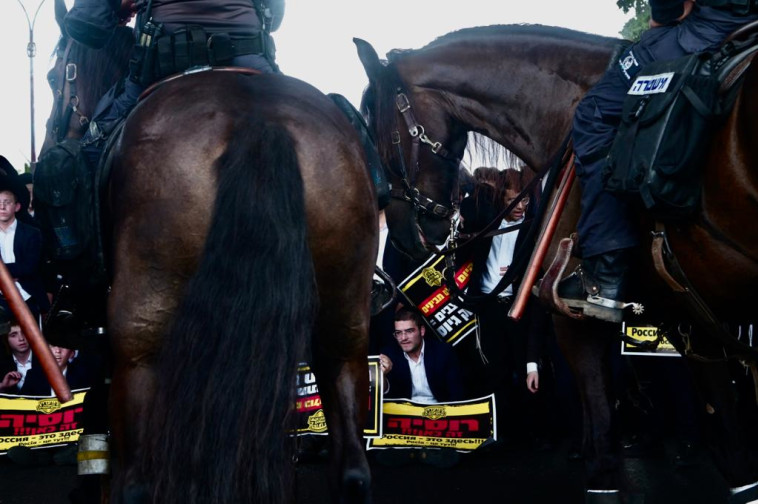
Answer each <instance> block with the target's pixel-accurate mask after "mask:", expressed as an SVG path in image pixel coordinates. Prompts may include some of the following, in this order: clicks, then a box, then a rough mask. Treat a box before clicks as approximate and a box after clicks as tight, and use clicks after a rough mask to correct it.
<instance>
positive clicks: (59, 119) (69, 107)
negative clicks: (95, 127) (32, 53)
mask: <svg viewBox="0 0 758 504" xmlns="http://www.w3.org/2000/svg"><path fill="white" fill-rule="evenodd" d="M73 44H74V40H73V39H72V38H70V37H69V38H68V39H67V42H66V47H65V49H64V50H63V54H62V55H61V48H60V44H59V46H58V49H57V57H58V58H61V59H62V61H63V64H62V67H61V71H60V73H59V74H58V76H57V77H59V79H57V81H58V82H59V83H60V84H59V86H58V87H57V89H55V107H54V108H53V115H52V117H51V119H52V130H51V132H52V136H53V138H55V141H56V142H61V141H62V140H63V139H64V138H65V137H66V133H68V129H69V123H70V122H71V116H72V115H73V114H76V115H78V116H79V126H80V127H81V130H83V129H84V128H85V127H86V126H87V125H88V124H89V118H88V117H87V116H86V115H84V114H83V113H82V111H81V110H80V109H79V96H78V95H77V94H76V79H77V77H78V68H77V65H76V62H74V61H69V58H70V57H71V49H72V47H73ZM66 83H68V89H69V93H68V102H67V103H64V100H65V95H64V91H65V89H66ZM81 130H80V131H81Z"/></svg>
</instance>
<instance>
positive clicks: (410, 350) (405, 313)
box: [371, 167, 705, 465]
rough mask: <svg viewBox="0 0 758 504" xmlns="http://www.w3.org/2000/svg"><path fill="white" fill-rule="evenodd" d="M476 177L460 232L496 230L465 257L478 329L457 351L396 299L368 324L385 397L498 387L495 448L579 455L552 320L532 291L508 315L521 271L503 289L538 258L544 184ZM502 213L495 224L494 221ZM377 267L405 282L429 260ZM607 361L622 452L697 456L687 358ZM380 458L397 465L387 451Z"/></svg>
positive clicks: (576, 408)
mask: <svg viewBox="0 0 758 504" xmlns="http://www.w3.org/2000/svg"><path fill="white" fill-rule="evenodd" d="M473 176H474V184H473V185H470V186H469V187H468V188H467V192H466V194H465V197H463V199H462V201H461V203H460V223H459V231H460V233H461V234H463V235H465V236H466V237H468V238H470V237H471V236H474V235H475V234H476V233H478V232H480V231H482V230H483V229H485V228H492V227H495V229H496V230H498V231H499V234H494V236H493V233H487V236H486V237H483V238H481V239H477V240H475V242H476V244H475V246H473V247H472V249H471V250H470V251H469V252H468V253H467V254H465V260H471V261H472V262H473V271H472V273H471V277H470V281H469V283H468V285H467V289H466V291H465V292H466V293H467V294H470V295H471V300H469V303H470V305H469V306H470V308H471V309H472V310H473V312H474V313H475V314H476V318H477V325H478V328H477V331H476V332H475V333H474V334H472V335H469V336H467V337H466V338H464V339H463V341H461V342H459V343H458V344H456V345H455V346H452V345H450V344H447V343H445V342H444V341H442V340H441V339H440V338H439V337H438V335H437V334H435V333H434V331H433V329H432V328H431V326H430V325H429V324H428V323H427V322H426V321H425V320H424V318H423V317H422V316H421V313H420V311H419V310H418V309H417V307H415V306H410V305H409V304H410V300H408V299H399V300H397V301H396V302H395V304H394V305H393V306H392V307H391V308H390V309H387V310H386V311H385V312H383V313H380V314H379V315H377V316H375V317H374V318H373V319H372V327H371V348H372V352H373V353H379V354H380V366H381V369H382V371H383V376H384V394H385V395H384V397H385V398H395V399H397V398H404V399H410V400H411V401H414V402H416V403H420V404H433V403H451V402H456V401H463V400H467V399H476V398H481V397H484V396H487V395H490V394H494V396H495V404H496V419H497V420H496V427H497V433H498V439H499V441H498V443H496V446H500V447H501V448H502V449H506V450H507V449H513V448H526V449H541V450H544V449H553V448H555V447H557V446H558V445H559V444H561V443H563V442H564V441H565V442H567V443H568V444H569V447H568V456H569V457H570V458H577V459H578V458H580V457H581V432H582V413H581V406H580V403H579V395H578V391H577V389H576V385H575V383H574V379H573V375H572V372H571V371H570V369H569V366H568V363H567V362H566V361H565V359H564V357H563V355H562V354H561V352H560V350H559V349H558V346H557V343H556V341H555V335H554V333H553V328H552V319H551V316H550V314H549V313H548V312H547V311H546V309H545V308H544V307H543V306H542V305H541V304H540V302H539V300H537V299H534V298H533V299H530V301H529V302H528V304H527V310H526V312H525V314H524V316H523V317H522V318H521V319H520V320H519V321H515V320H513V319H511V318H509V317H508V311H509V308H510V307H511V305H512V303H513V298H514V294H515V293H516V292H517V291H518V289H519V286H520V280H521V276H520V275H516V276H515V277H513V280H512V282H511V283H509V284H508V285H500V283H501V282H500V280H501V279H502V278H503V277H504V276H505V275H506V273H507V272H508V271H509V268H510V267H511V265H512V263H513V261H514V257H515V256H516V255H517V254H519V253H524V252H526V253H527V254H531V252H532V250H533V248H534V242H533V240H531V239H530V236H532V235H530V234H529V233H528V230H529V227H530V226H531V224H532V219H533V218H534V207H533V205H532V202H533V201H534V202H536V201H537V200H538V198H539V197H540V194H539V192H538V190H535V191H533V192H532V193H525V194H521V193H522V191H523V189H524V188H525V187H526V186H527V184H528V182H529V180H530V177H531V176H532V172H531V170H529V169H528V168H525V167H520V168H507V169H503V170H500V169H497V168H494V167H480V168H477V169H476V170H474V172H473ZM506 210H509V211H507V213H505V212H506ZM498 217H499V222H497V223H495V224H497V225H496V226H492V225H490V224H491V223H492V222H493V219H498ZM457 262H460V261H457ZM378 264H379V266H380V267H383V268H385V271H387V272H388V273H391V275H392V276H393V278H394V280H395V282H396V283H400V282H401V281H402V280H404V278H406V277H408V276H409V275H411V274H412V273H413V272H414V271H415V270H416V269H417V268H418V267H419V266H421V264H423V261H422V262H413V261H409V260H408V259H407V258H406V257H404V256H402V255H400V254H399V253H398V252H397V251H396V250H395V249H394V247H393V246H392V244H391V243H389V242H386V243H385V244H384V247H383V249H382V253H381V254H380V259H379V261H378ZM608 359H609V360H610V361H611V362H612V365H611V369H612V370H613V375H614V380H613V385H614V387H613V391H612V395H613V396H614V403H615V404H616V409H617V410H618V412H619V414H620V415H623V416H624V417H625V419H626V420H625V422H623V425H624V428H623V446H624V450H625V453H626V454H627V455H628V456H631V457H642V456H654V457H657V456H662V455H663V453H664V440H665V439H674V440H675V441H676V443H675V447H674V450H675V452H674V453H673V454H672V460H673V461H674V463H675V464H677V465H686V464H689V463H694V462H695V461H696V460H698V459H699V454H700V448H701V443H702V439H701V433H700V430H701V416H702V414H703V411H704V410H705V406H704V405H703V404H700V402H699V398H698V396H697V395H696V393H695V388H694V384H693V381H692V377H691V376H690V374H689V371H688V370H687V368H686V366H685V363H684V362H683V360H682V359H676V358H673V359H672V358H662V357H656V356H651V357H640V356H628V355H622V353H621V348H620V345H619V346H613V347H612V348H611V351H610V354H609V355H608ZM379 458H380V459H381V460H383V461H389V462H390V463H397V462H398V459H397V457H395V458H393V457H390V456H388V455H386V454H382V455H381V456H380V457H379ZM417 458H418V457H417ZM456 460H457V458H456ZM405 462H407V461H406V460H405V459H402V461H401V463H405Z"/></svg>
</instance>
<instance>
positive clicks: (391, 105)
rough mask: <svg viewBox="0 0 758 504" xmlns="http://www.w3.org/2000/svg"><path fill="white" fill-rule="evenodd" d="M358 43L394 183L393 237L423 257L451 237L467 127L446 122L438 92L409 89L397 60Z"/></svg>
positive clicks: (364, 107)
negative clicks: (381, 57) (380, 57)
mask: <svg viewBox="0 0 758 504" xmlns="http://www.w3.org/2000/svg"><path fill="white" fill-rule="evenodd" d="M353 41H354V42H355V44H356V46H357V48H358V56H359V57H360V60H361V62H362V63H363V66H364V68H365V70H366V74H367V76H368V78H369V86H368V88H367V89H366V91H365V92H364V95H363V100H362V103H361V111H362V112H363V114H364V115H365V117H366V120H367V123H368V125H369V128H370V129H371V130H372V132H373V134H374V136H375V138H376V141H377V145H378V148H379V154H380V156H381V158H382V161H383V163H384V165H385V166H386V167H387V168H388V171H389V173H388V176H389V179H390V182H391V183H392V193H391V194H392V200H391V202H390V204H389V205H388V206H387V208H386V209H385V213H386V216H387V223H388V226H389V228H390V238H391V240H392V242H393V243H394V244H395V246H396V247H397V248H398V249H399V250H401V251H402V252H404V253H406V254H408V255H409V256H411V257H413V258H414V259H422V258H424V257H426V256H428V255H429V252H430V251H433V250H435V246H436V245H441V244H443V243H444V242H445V240H446V239H447V237H448V236H449V233H450V227H451V219H452V217H453V215H454V213H455V209H456V205H457V200H458V198H457V192H458V171H459V166H460V157H461V155H462V154H463V151H464V149H465V147H466V139H467V136H466V131H465V129H463V128H459V127H456V125H455V124H454V123H452V122H450V121H448V120H447V118H446V114H445V113H444V112H443V110H442V108H441V107H440V106H439V103H438V101H439V100H440V99H441V96H440V95H439V94H437V93H435V92H434V90H429V91H428V92H427V91H425V90H424V89H423V88H420V87H414V88H407V87H406V84H405V82H404V81H403V79H402V78H401V76H400V73H399V72H398V70H397V68H396V67H395V64H396V63H395V62H393V61H389V62H382V61H381V60H380V59H379V57H378V55H377V53H376V51H375V50H374V48H373V47H372V46H371V45H370V44H369V43H368V42H366V41H363V40H360V39H353ZM397 64H402V62H397ZM409 70H410V69H407V68H406V69H404V71H409Z"/></svg>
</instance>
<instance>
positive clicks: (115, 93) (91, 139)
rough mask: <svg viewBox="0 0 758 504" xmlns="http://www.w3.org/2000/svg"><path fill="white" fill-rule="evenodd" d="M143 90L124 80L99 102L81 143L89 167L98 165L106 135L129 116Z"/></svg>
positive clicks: (137, 85) (141, 87)
mask: <svg viewBox="0 0 758 504" xmlns="http://www.w3.org/2000/svg"><path fill="white" fill-rule="evenodd" d="M144 90H145V88H144V87H143V86H142V85H141V84H138V83H136V82H134V81H132V80H131V79H126V81H125V82H123V83H119V84H116V85H115V86H114V87H113V88H111V89H110V90H109V91H108V93H106V94H105V96H103V98H102V99H101V100H100V102H99V103H98V105H97V108H96V109H95V113H94V116H93V118H92V121H91V122H90V126H89V128H88V129H87V131H86V133H85V134H84V137H82V143H81V145H82V152H84V153H85V155H86V156H87V161H88V162H89V163H90V166H97V165H98V163H99V161H100V156H101V155H102V153H103V148H104V146H105V140H106V139H107V137H108V135H110V134H111V132H112V131H113V130H114V128H115V127H116V125H117V124H118V123H119V122H120V121H121V120H122V119H124V118H126V116H127V115H129V112H131V110H132V109H133V108H134V106H135V105H136V104H137V100H139V97H140V95H141V94H142V91H144Z"/></svg>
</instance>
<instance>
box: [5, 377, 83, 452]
mask: <svg viewBox="0 0 758 504" xmlns="http://www.w3.org/2000/svg"><path fill="white" fill-rule="evenodd" d="M87 390H89V389H83V390H81V391H78V392H75V393H74V398H73V400H71V401H69V402H67V403H65V404H61V403H60V402H59V401H58V399H57V398H56V397H26V396H16V395H7V394H0V455H1V454H4V453H5V452H7V451H8V450H9V449H10V448H12V447H14V446H28V447H29V448H42V447H52V446H60V445H62V444H66V443H73V442H74V441H77V440H78V439H79V435H80V434H81V433H82V414H83V412H84V408H83V406H82V403H83V402H84V396H85V394H86V393H87Z"/></svg>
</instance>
